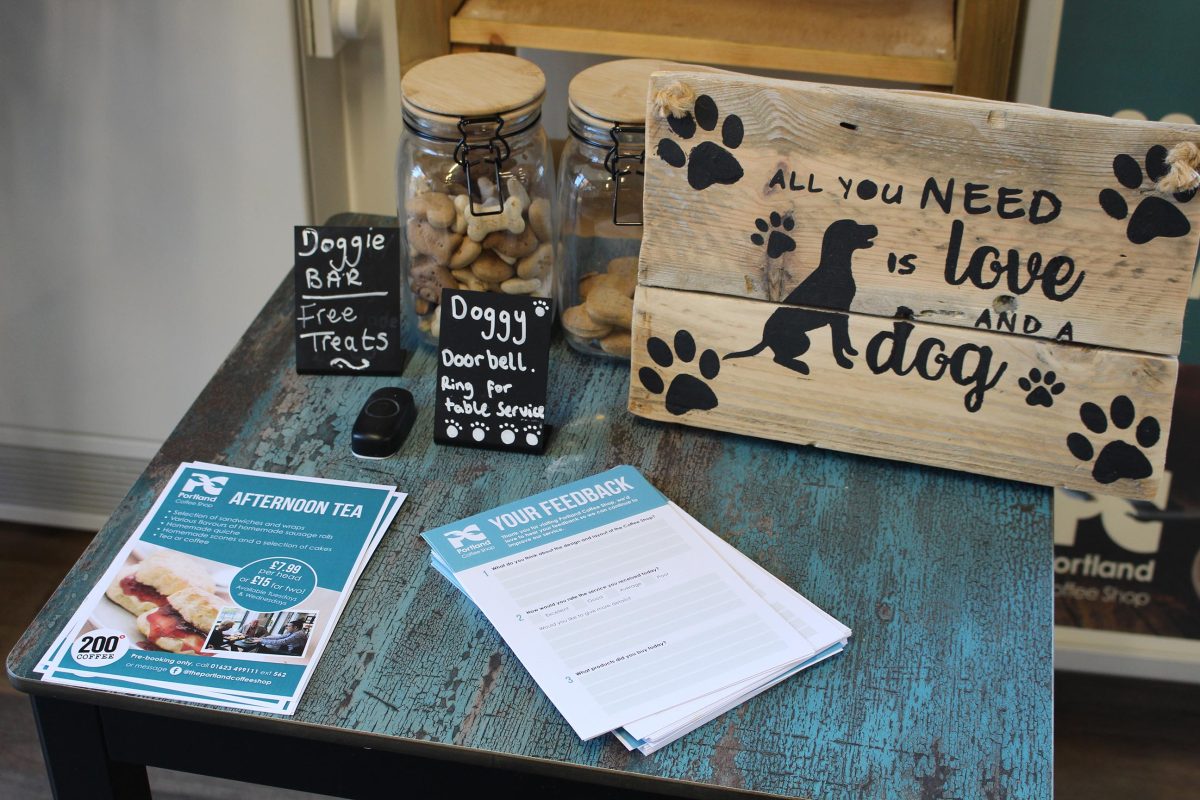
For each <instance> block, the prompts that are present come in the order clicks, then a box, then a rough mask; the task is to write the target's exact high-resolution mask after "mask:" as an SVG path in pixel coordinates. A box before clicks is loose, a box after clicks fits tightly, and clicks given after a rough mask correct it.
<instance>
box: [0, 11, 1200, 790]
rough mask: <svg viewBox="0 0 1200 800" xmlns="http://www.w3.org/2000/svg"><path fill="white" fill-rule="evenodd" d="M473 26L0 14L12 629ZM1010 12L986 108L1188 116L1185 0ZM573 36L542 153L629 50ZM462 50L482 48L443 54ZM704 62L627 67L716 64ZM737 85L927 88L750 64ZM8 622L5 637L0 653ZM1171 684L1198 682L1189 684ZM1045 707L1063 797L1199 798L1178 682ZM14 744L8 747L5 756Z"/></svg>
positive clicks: (1199, 675) (783, 15)
mask: <svg viewBox="0 0 1200 800" xmlns="http://www.w3.org/2000/svg"><path fill="white" fill-rule="evenodd" d="M873 3H874V5H875V6H876V8H875V11H878V9H879V7H888V6H894V4H891V3H885V2H883V0H855V2H842V3H829V2H821V0H803V2H795V3H784V2H776V3H770V2H763V1H762V0H756V1H755V2H742V3H738V4H734V3H729V4H728V5H730V6H743V7H745V8H746V11H745V14H746V15H747V17H749V15H751V14H759V15H760V18H759V19H758V20H757V22H755V23H754V24H755V25H757V26H760V27H761V28H762V29H763V30H764V31H766V30H768V29H776V30H778V29H781V28H782V29H787V27H788V26H789V25H799V24H800V22H801V21H802V18H803V16H804V15H805V14H814V15H817V14H818V11H821V10H822V9H824V10H828V8H829V7H832V6H840V7H842V8H843V9H845V11H844V13H845V14H847V15H848V17H847V19H848V20H849V21H850V22H853V23H854V24H855V25H861V26H864V27H863V28H862V30H863V31H864V33H865V32H869V31H871V30H875V29H877V28H879V27H881V24H880V22H879V20H878V18H876V19H875V21H874V27H872V13H874V12H873V10H872V7H873ZM460 5H461V6H462V8H459V6H460ZM495 5H497V4H496V3H495V2H491V3H484V2H476V1H474V0H472V1H469V2H467V3H465V4H460V3H457V2H450V0H394V1H393V0H358V2H351V0H341V1H340V2H333V0H296V1H295V2H290V1H289V0H269V1H268V0H263V1H262V2H255V3H242V2H235V0H212V2H206V3H198V2H183V3H144V2H143V3H136V2H124V1H123V0H95V1H94V2H86V3H85V2H78V1H76V0H14V2H7V3H4V4H3V6H0V74H2V75H4V76H5V80H4V81H3V82H2V84H0V278H2V283H0V286H2V288H3V290H2V291H0V375H2V376H3V378H0V520H3V521H4V522H2V523H0V579H2V578H5V576H9V575H10V574H11V575H17V574H18V573H20V574H21V575H22V576H23V578H22V579H23V580H25V581H27V582H28V581H29V580H30V576H31V575H32V576H40V579H41V580H43V582H49V584H50V585H46V586H41V585H38V586H27V587H26V590H24V591H25V594H24V596H23V597H24V599H23V600H22V603H23V604H22V605H20V606H18V608H21V609H22V610H27V611H28V613H29V614H30V615H32V613H33V612H34V611H35V610H36V607H30V608H28V609H25V606H27V605H29V603H30V602H33V601H32V600H31V599H30V598H35V599H36V598H37V597H44V596H45V595H46V594H48V593H49V591H50V590H51V589H52V588H53V581H54V580H56V578H55V577H54V576H55V575H56V574H57V575H61V572H62V571H65V569H66V567H67V566H69V564H70V561H71V560H72V559H73V557H74V556H73V555H72V554H73V553H77V552H78V549H79V548H80V547H81V546H82V545H83V544H84V543H85V542H86V535H81V534H75V533H68V532H67V531H66V530H62V529H73V530H77V531H79V530H81V531H85V532H86V531H89V530H90V531H94V530H96V529H97V528H98V527H99V526H100V525H102V524H103V522H104V520H105V519H106V518H107V516H108V513H109V512H110V511H111V510H112V508H113V507H114V506H115V505H116V503H117V502H118V501H119V500H120V498H121V497H122V496H123V494H124V492H125V490H126V489H127V488H128V486H129V485H130V484H131V483H132V482H133V480H134V479H135V478H136V477H137V475H138V474H139V473H140V472H141V470H142V469H143V467H144V466H145V464H146V462H147V461H148V460H149V459H150V457H151V456H152V455H153V454H154V452H155V450H156V449H157V447H158V445H159V444H160V443H161V442H162V441H163V440H164V439H165V438H166V436H167V434H168V433H169V432H170V430H171V428H172V426H173V425H174V424H175V422H176V421H177V420H178V419H179V417H180V416H181V415H182V414H183V412H184V411H185V410H186V408H187V405H188V404H189V403H190V401H191V399H192V398H194V397H195V396H196V394H197V393H198V392H199V390H200V388H201V387H202V386H203V384H204V382H205V381H206V380H207V378H208V376H210V375H211V374H212V373H213V371H214V370H215V369H216V367H217V366H218V365H219V363H220V362H221V360H222V359H223V358H224V356H225V354H226V353H227V352H228V351H229V349H230V348H231V347H232V346H233V344H234V342H235V340H236V337H237V336H238V335H239V333H240V332H241V331H242V330H244V329H245V328H246V326H247V324H248V323H249V321H250V320H251V318H252V317H253V315H254V314H255V313H256V312H257V311H258V309H259V307H260V306H261V304H262V303H263V301H264V300H265V299H266V298H267V297H268V295H269V294H270V292H271V291H272V290H273V289H274V287H275V286H276V285H277V284H278V282H279V280H280V278H281V276H282V275H283V274H284V272H285V271H286V270H287V269H288V267H289V266H290V258H291V251H290V247H291V243H292V238H291V230H292V226H293V225H296V224H302V223H319V222H321V221H322V220H324V219H326V218H327V217H329V216H330V215H331V214H333V213H336V212H338V211H343V210H348V209H349V210H355V211H363V212H374V213H383V214H394V213H395V211H396V203H395V181H394V173H393V169H394V160H395V152H396V142H397V139H398V137H399V130H400V125H401V122H400V104H399V97H400V92H399V82H400V77H401V73H402V70H404V69H406V68H408V67H410V66H411V65H413V64H414V63H416V62H418V61H420V60H423V59H424V58H428V57H431V56H434V55H437V54H440V53H444V52H447V51H448V50H449V49H450V47H451V34H450V32H449V28H448V23H447V19H448V17H449V15H450V14H451V13H453V12H455V11H457V12H458V14H459V16H460V17H463V16H464V15H467V14H468V12H472V9H473V7H484V11H486V7H491V6H495ZM524 5H526V4H523V3H520V2H515V0H514V2H512V3H511V6H512V7H514V8H520V7H523V6H524ZM528 5H530V6H539V5H541V4H537V3H529V4H528ZM592 5H593V6H602V5H603V3H602V2H601V0H593V2H592ZM614 5H617V6H621V7H624V4H622V3H615V4H614ZM658 5H659V4H647V7H648V8H650V7H654V8H657V7H658ZM667 5H668V4H662V6H663V7H666V6H667ZM670 5H671V6H672V7H674V6H679V7H681V8H682V7H683V6H685V5H688V4H670ZM694 5H696V6H697V7H700V8H702V9H703V8H710V7H712V6H716V5H725V4H719V3H717V4H714V3H711V2H707V3H695V4H694ZM899 5H901V6H904V7H905V8H908V7H912V8H915V9H922V8H935V7H940V6H946V7H953V6H954V5H955V3H953V2H951V0H945V2H943V3H939V2H937V0H928V1H925V0H922V1H921V2H918V1H917V0H913V2H910V3H904V4H899ZM962 5H964V3H959V4H958V6H960V7H961V6H962ZM994 5H996V6H1006V5H1010V4H1007V3H996V4H994ZM1011 5H1012V6H1014V7H1015V6H1017V5H1019V6H1020V9H1019V14H1018V16H1017V22H1018V25H1017V29H1016V34H1015V39H1014V44H1013V47H1012V66H1011V71H1010V72H1009V74H1008V75H1007V76H1006V83H1007V87H1006V90H1005V92H1004V95H1003V96H1005V97H1007V99H1011V100H1016V101H1018V102H1024V103H1032V104H1036V105H1048V106H1052V107H1055V108H1062V109H1067V110H1074V111H1084V112H1091V113H1099V114H1106V115H1119V116H1131V117H1139V118H1146V119H1151V120H1158V119H1166V120H1172V121H1184V122H1194V121H1195V120H1196V118H1198V117H1200V84H1198V83H1197V82H1196V81H1194V80H1191V79H1189V77H1188V76H1190V75H1192V74H1194V72H1195V70H1194V69H1192V68H1189V63H1190V62H1191V60H1192V58H1191V56H1190V54H1191V53H1194V51H1195V47H1194V38H1195V35H1196V31H1197V30H1200V6H1198V5H1197V4H1195V3H1194V2H1192V0H1146V1H1145V2H1142V3H1138V4H1136V6H1137V11H1136V14H1133V15H1131V14H1130V13H1129V12H1130V8H1131V7H1130V5H1129V4H1126V3H1121V2H1119V1H1118V0H1025V2H1022V3H1019V4H1018V3H1016V2H1013V3H1012V4H1011ZM335 7H341V8H340V9H335ZM330 9H335V10H340V12H341V13H340V15H339V14H335V15H334V16H335V17H336V18H337V19H338V20H340V25H339V24H338V22H337V21H334V22H328V23H323V20H326V17H327V16H328V12H329V11H330ZM475 10H476V11H478V8H475ZM951 10H952V9H951ZM479 13H480V14H482V13H483V11H479ZM647 13H648V15H649V16H653V15H654V14H656V13H658V12H657V11H655V12H647ZM697 13H699V12H697ZM880 13H882V12H880ZM855 15H857V16H855ZM876 16H877V17H878V15H876ZM949 18H950V19H952V17H949ZM629 22H630V24H635V21H634V20H630V21H629ZM468 27H469V26H466V25H465V24H463V25H460V31H466V30H467V29H468ZM476 27H479V26H478V25H477V26H476ZM747 27H750V23H749V22H747ZM439 30H440V34H438V35H430V33H429V32H430V31H435V32H436V31H439ZM765 35H766V34H764V36H765ZM595 38H596V41H595V43H594V45H593V46H591V47H590V48H589V50H590V52H586V53H581V52H564V51H561V50H558V51H552V50H549V49H536V48H526V47H518V48H516V52H517V54H518V55H521V56H524V57H526V58H529V59H531V60H533V61H534V62H535V63H537V64H538V65H539V66H540V67H541V68H542V70H543V71H544V72H545V73H546V77H547V97H546V101H545V106H544V124H545V126H546V130H547V133H548V134H549V136H550V137H551V139H552V140H558V141H559V142H560V143H561V140H562V139H563V138H564V137H565V136H566V135H567V130H566V118H567V114H566V89H567V83H568V82H569V80H570V78H571V77H572V76H573V75H574V74H576V73H577V72H578V71H580V70H581V69H583V68H585V67H587V66H590V65H593V64H596V63H599V62H601V61H604V60H607V59H609V58H612V57H614V56H617V55H627V54H629V53H626V52H618V51H612V50H606V49H605V47H606V44H605V42H606V39H605V36H604V35H603V33H601V32H596V37H595ZM860 38H870V36H869V35H866V36H864V37H860ZM472 47H478V45H474V44H469V43H467V44H461V43H460V45H459V46H458V49H464V48H466V49H469V48H472ZM776 49H778V48H776ZM813 49H830V48H820V47H815V48H813ZM710 52H711V51H710V50H706V49H704V48H698V49H696V50H695V51H694V52H692V53H691V54H690V55H688V56H687V58H683V57H682V54H681V53H678V52H668V53H639V54H638V55H647V56H663V57H669V58H675V59H677V60H690V61H695V62H697V63H706V62H707V63H713V62H714V60H713V59H711V58H709V57H708V54H709V53H710ZM721 52H725V51H721ZM730 52H732V51H730ZM715 63H716V64H717V65H718V66H729V65H730V63H729V61H728V60H725V61H715ZM785 63H789V62H785ZM790 65H793V66H794V62H790ZM732 68H734V69H739V70H742V71H748V72H754V73H757V74H769V75H777V76H781V77H795V78H800V79H811V80H823V81H836V82H842V83H859V84H868V85H875V86H900V87H905V88H927V87H926V86H925V85H924V84H922V83H921V82H918V81H914V82H911V83H900V84H897V83H887V82H882V81H880V80H878V79H875V78H864V77H862V76H845V75H840V76H839V75H825V74H821V75H815V74H812V73H807V74H805V73H800V74H797V73H795V72H790V71H786V70H781V69H779V68H772V67H771V66H769V65H765V66H764V64H762V63H759V64H757V65H754V66H751V67H746V66H743V65H740V64H734V65H733V67H732ZM1197 288H1198V287H1197V285H1196V284H1194V285H1193V292H1192V297H1194V298H1195V297H1200V291H1197ZM37 526H45V527H37ZM869 533H870V532H863V534H864V535H869ZM52 537H53V538H52ZM35 562H36V563H41V565H42V566H41V567H37V566H31V564H35ZM39 592H40V593H41V594H39ZM5 600H6V601H7V598H5ZM5 607H10V606H9V604H8V603H7V602H5ZM25 621H26V620H11V619H9V620H5V627H4V628H3V629H2V630H3V634H4V635H3V636H2V637H0V645H2V646H3V648H4V649H5V650H7V649H8V648H9V647H11V645H12V643H13V639H12V637H13V636H14V635H15V633H16V632H19V631H20V630H21V627H22V626H23V625H24V623H25ZM1135 669H1136V667H1135ZM1190 669H1191V671H1192V673H1193V675H1194V676H1195V679H1197V680H1200V665H1197V664H1193V665H1192V666H1191V667H1190ZM1160 677H1161V676H1160ZM1173 677H1176V678H1178V677H1179V676H1173ZM1106 681H1108V682H1106ZM1097 693H1099V694H1102V695H1105V696H1106V698H1107V699H1098V698H1096V697H1095V695H1096V694H1097ZM1058 696H1059V716H1058V719H1057V720H1056V725H1057V728H1056V730H1057V733H1058V741H1057V742H1056V747H1057V764H1056V788H1057V789H1058V790H1059V794H1061V795H1062V796H1064V797H1067V796H1090V797H1101V796H1112V797H1117V796H1124V794H1123V793H1122V792H1121V791H1120V789H1121V787H1122V786H1126V787H1128V786H1132V785H1134V784H1129V783H1122V782H1121V779H1119V778H1113V777H1111V776H1109V777H1103V778H1102V777H1098V776H1103V775H1105V773H1104V772H1103V770H1104V769H1105V768H1106V767H1107V768H1108V769H1112V770H1114V771H1119V770H1122V769H1128V770H1130V771H1132V772H1133V773H1138V774H1139V775H1140V779H1141V781H1142V782H1139V783H1137V784H1136V785H1137V786H1138V787H1139V789H1141V790H1142V791H1143V793H1144V792H1147V791H1159V789H1158V788H1156V787H1158V786H1159V784H1158V783H1155V780H1157V779H1161V781H1160V783H1162V788H1161V794H1154V795H1150V794H1145V795H1144V796H1162V797H1168V796H1182V795H1180V794H1178V793H1177V792H1175V791H1174V790H1173V789H1171V786H1172V785H1175V786H1183V785H1189V786H1190V785H1194V784H1195V782H1196V780H1197V779H1200V767H1198V766H1197V761H1198V760H1197V759H1196V758H1195V752H1196V751H1195V741H1194V739H1195V725H1196V722H1197V721H1198V719H1200V718H1198V717H1197V713H1198V710H1200V698H1198V696H1197V692H1196V687H1195V686H1186V685H1183V684H1163V683H1149V682H1145V681H1139V680H1137V679H1136V675H1134V676H1133V677H1130V676H1129V674H1128V671H1127V675H1126V677H1125V678H1123V679H1119V680H1118V679H1113V678H1082V677H1078V676H1074V675H1071V674H1067V673H1060V675H1059V687H1058ZM1165 698H1173V699H1172V700H1171V701H1170V702H1168V701H1167V700H1165ZM3 700H4V703H3V705H2V706H0V720H2V721H0V729H3V730H9V731H11V730H16V728H15V727H14V726H13V725H10V724H8V722H7V720H8V719H9V717H8V716H6V715H9V714H10V713H11V714H14V715H15V717H14V718H19V720H20V721H21V724H28V715H27V714H25V713H24V712H23V711H21V710H19V709H18V710H17V711H11V709H12V708H14V707H15V705H16V704H19V703H22V702H24V701H23V699H21V698H16V697H15V696H14V695H12V694H7V695H4V697H3ZM1104 703H1108V704H1109V706H1108V707H1105V706H1104V705H1103V704H1104ZM15 724H16V723H14V725H15ZM1176 732H1179V733H1180V735H1182V736H1184V737H1190V739H1191V742H1190V747H1191V754H1192V758H1191V759H1190V763H1189V759H1187V758H1186V757H1185V756H1186V752H1187V750H1186V749H1183V750H1181V749H1180V748H1181V745H1185V744H1188V742H1186V741H1185V742H1182V743H1181V742H1180V741H1179V740H1178V738H1177V737H1176V735H1175V734H1176ZM1110 734H1111V735H1110ZM1106 737H1107V738H1106ZM18 739H20V737H17V738H14V739H13V740H12V743H13V746H14V747H17V748H18V749H15V750H14V749H11V748H9V747H7V746H5V747H3V748H0V750H4V751H6V752H7V755H5V756H3V757H0V770H4V771H8V770H12V771H14V773H13V775H14V776H15V774H16V772H19V771H21V770H25V771H26V773H28V772H29V771H30V770H33V772H36V770H37V769H38V768H40V767H39V766H38V765H37V764H36V763H35V761H36V754H34V755H33V756H31V759H33V760H31V761H22V760H21V758H22V757H21V756H20V753H21V752H24V751H20V749H19V747H18V745H20V742H19V741H18ZM31 739H32V732H31V731H29V732H28V735H27V736H25V737H24V740H26V741H29V740H31ZM21 746H24V745H21ZM1180 754H1183V755H1180ZM29 774H32V773H29ZM1156 774H1157V778H1156V777H1155V775H1156ZM30 781H32V782H30ZM1173 781H1179V783H1172V782H1173ZM6 784H7V785H9V786H21V787H24V788H23V789H22V791H23V792H25V790H28V792H31V793H34V796H37V795H36V793H37V792H44V791H45V789H44V788H42V786H43V785H42V784H39V783H37V779H36V777H35V778H28V777H27V778H22V779H20V780H17V779H16V778H15V777H13V778H12V780H11V781H10V775H7V774H3V773H0V796H18V795H8V794H6V792H7V791H9V790H8V789H6V788H5V786H6ZM1148 786H1149V787H1150V788H1147V787H1148ZM1085 789H1086V790H1087V791H1088V792H1090V793H1089V794H1086V795H1085V793H1084V790H1085ZM20 796H26V794H24V793H23V794H21V795H20Z"/></svg>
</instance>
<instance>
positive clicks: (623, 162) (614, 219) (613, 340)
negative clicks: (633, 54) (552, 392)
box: [556, 58, 678, 359]
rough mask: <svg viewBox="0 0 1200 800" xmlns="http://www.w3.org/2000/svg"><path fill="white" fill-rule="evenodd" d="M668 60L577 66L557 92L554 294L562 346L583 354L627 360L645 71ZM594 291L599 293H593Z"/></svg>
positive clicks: (642, 148)
mask: <svg viewBox="0 0 1200 800" xmlns="http://www.w3.org/2000/svg"><path fill="white" fill-rule="evenodd" d="M677 66H678V65H677V64H674V63H673V62H670V61H661V60H658V59H645V58H631V59H622V60H618V61H607V62H605V63H603V64H597V65H596V66H594V67H590V68H588V69H585V70H584V71H582V72H580V73H579V74H578V75H576V76H575V77H574V79H572V81H571V84H570V87H569V88H568V90H567V91H568V98H569V99H568V117H567V124H568V127H569V129H570V132H571V136H570V137H568V139H567V141H566V144H565V145H564V146H563V152H562V157H561V159H560V164H559V175H558V207H559V217H560V219H561V220H562V231H561V234H560V243H561V246H560V247H559V268H558V269H559V274H558V277H557V278H556V284H557V290H556V291H557V300H558V307H559V309H560V312H559V313H560V314H561V319H562V325H563V332H564V333H565V334H566V337H567V342H568V343H570V345H571V346H572V347H574V348H575V349H576V350H579V351H581V352H584V353H589V354H593V355H601V356H604V355H607V356H612V357H615V358H626V359H627V358H629V328H630V325H631V322H632V313H633V295H634V290H635V288H636V287H637V263H638V262H637V259H638V250H639V248H640V247H641V243H642V227H641V226H642V173H643V170H642V165H643V163H644V160H645V150H646V127H645V117H646V91H647V87H648V86H649V83H650V73H652V72H655V71H657V70H662V69H672V68H675V67H677ZM597 290H603V291H599V292H598V293H596V294H593V292H594V291H597ZM589 298H590V302H589Z"/></svg>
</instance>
